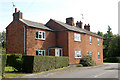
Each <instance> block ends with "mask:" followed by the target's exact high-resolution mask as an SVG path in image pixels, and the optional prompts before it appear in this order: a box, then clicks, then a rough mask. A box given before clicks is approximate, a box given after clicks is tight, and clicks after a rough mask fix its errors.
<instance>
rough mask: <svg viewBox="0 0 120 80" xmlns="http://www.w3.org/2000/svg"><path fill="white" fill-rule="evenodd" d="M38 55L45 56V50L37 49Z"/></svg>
mask: <svg viewBox="0 0 120 80" xmlns="http://www.w3.org/2000/svg"><path fill="white" fill-rule="evenodd" d="M36 55H41V56H45V50H36Z"/></svg>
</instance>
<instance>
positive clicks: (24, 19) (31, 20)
mask: <svg viewBox="0 0 120 80" xmlns="http://www.w3.org/2000/svg"><path fill="white" fill-rule="evenodd" d="M20 20H26V21H30V22H34V23H38V24H43V23H40V22H36V21H32V20H27V19H20ZM43 25H45V24H43Z"/></svg>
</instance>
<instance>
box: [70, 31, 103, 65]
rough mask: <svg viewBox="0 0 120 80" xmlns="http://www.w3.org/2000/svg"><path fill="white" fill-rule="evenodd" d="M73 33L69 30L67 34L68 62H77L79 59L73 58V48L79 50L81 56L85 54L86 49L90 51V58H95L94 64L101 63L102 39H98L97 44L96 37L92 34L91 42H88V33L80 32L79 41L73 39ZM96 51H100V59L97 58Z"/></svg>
mask: <svg viewBox="0 0 120 80" xmlns="http://www.w3.org/2000/svg"><path fill="white" fill-rule="evenodd" d="M74 33H76V32H72V31H69V36H68V41H69V42H68V43H69V44H68V48H69V49H68V51H69V63H70V64H73V63H79V62H80V59H79V58H75V50H80V51H81V57H83V56H84V55H87V51H89V54H90V51H91V52H92V55H93V56H92V58H93V59H94V60H95V62H96V64H102V63H103V52H102V49H103V47H102V39H100V45H99V46H98V44H97V38H96V37H93V36H92V44H90V40H89V37H90V35H87V34H81V42H77V41H74ZM98 52H100V60H98Z"/></svg>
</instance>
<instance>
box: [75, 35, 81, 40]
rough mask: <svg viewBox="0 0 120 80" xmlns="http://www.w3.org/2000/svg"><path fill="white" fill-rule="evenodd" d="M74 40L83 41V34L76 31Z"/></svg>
mask: <svg viewBox="0 0 120 80" xmlns="http://www.w3.org/2000/svg"><path fill="white" fill-rule="evenodd" d="M74 40H75V41H81V35H80V34H78V33H74Z"/></svg>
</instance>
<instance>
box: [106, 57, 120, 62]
mask: <svg viewBox="0 0 120 80" xmlns="http://www.w3.org/2000/svg"><path fill="white" fill-rule="evenodd" d="M104 62H113V63H118V62H119V59H118V58H117V57H108V58H104Z"/></svg>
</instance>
